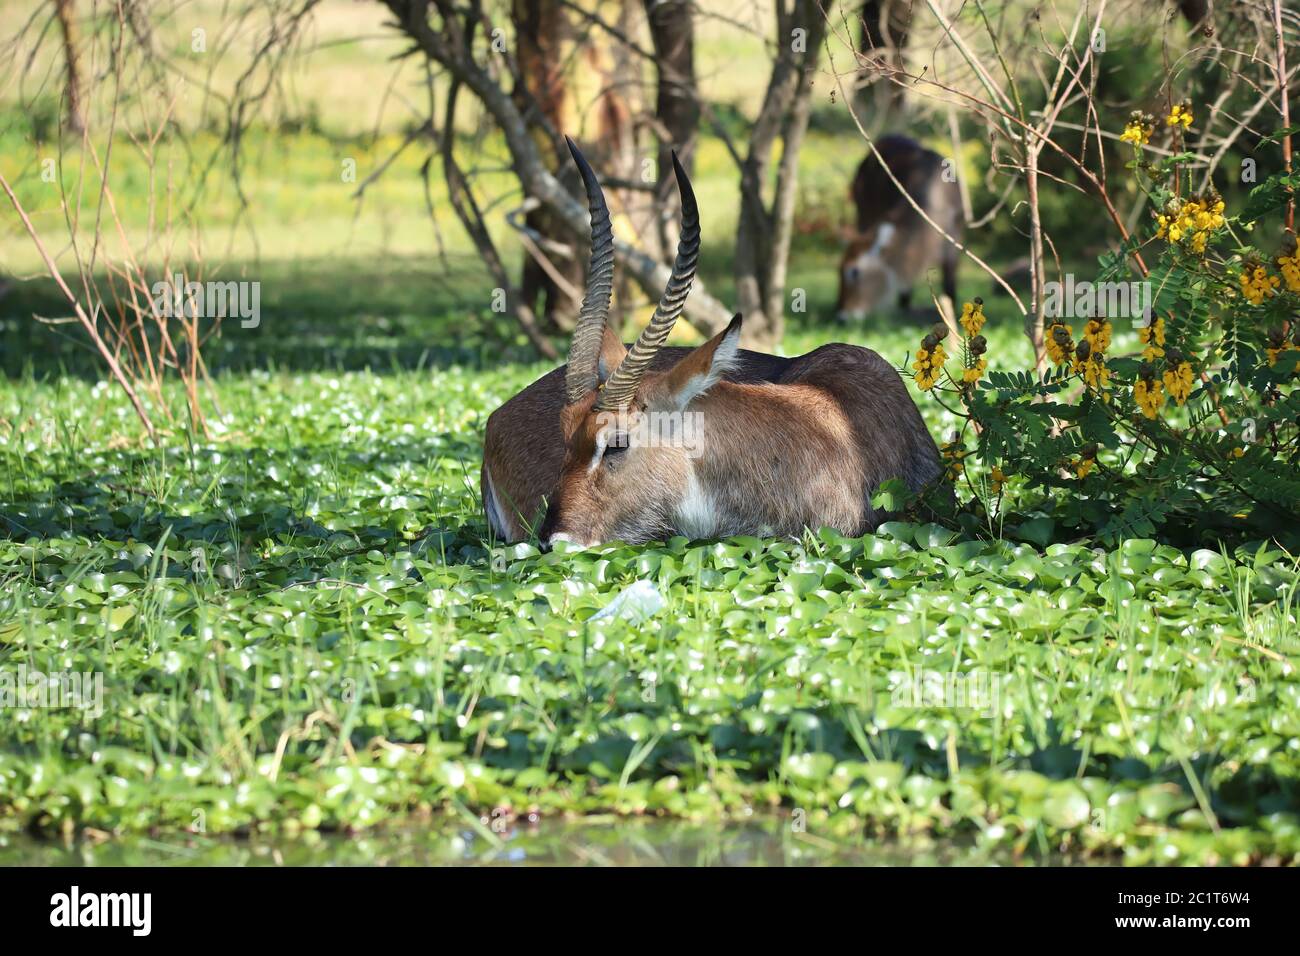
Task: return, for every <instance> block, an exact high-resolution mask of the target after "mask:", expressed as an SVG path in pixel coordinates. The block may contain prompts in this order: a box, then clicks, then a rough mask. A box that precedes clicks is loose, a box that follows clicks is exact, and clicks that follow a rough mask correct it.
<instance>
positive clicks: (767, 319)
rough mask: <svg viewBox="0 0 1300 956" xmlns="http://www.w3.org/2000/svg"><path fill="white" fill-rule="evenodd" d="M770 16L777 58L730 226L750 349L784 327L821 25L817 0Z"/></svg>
mask: <svg viewBox="0 0 1300 956" xmlns="http://www.w3.org/2000/svg"><path fill="white" fill-rule="evenodd" d="M787 2H788V6H787ZM776 20H777V37H776V41H777V59H776V62H775V63H774V64H773V66H772V77H771V80H770V81H769V83H768V87H767V93H766V94H765V95H764V97H763V106H762V109H760V110H759V114H758V119H757V120H756V121H755V122H754V128H753V131H752V132H751V134H750V139H749V154H748V156H747V157H746V158H745V162H744V165H743V167H742V169H741V178H740V218H739V221H738V223H737V226H736V243H735V259H734V271H735V277H736V307H737V308H738V309H739V310H740V311H741V312H742V313H743V314H744V316H745V325H744V332H743V335H744V340H745V343H746V345H749V346H752V347H756V348H772V347H774V346H775V345H776V344H777V343H779V342H780V341H781V337H782V335H784V333H785V274H786V265H787V262H788V260H789V255H790V237H791V234H792V232H793V221H794V207H795V199H796V196H797V190H798V185H799V165H798V164H799V147H800V146H801V145H802V143H803V137H804V133H805V132H807V129H808V117H809V113H810V111H811V100H812V76H813V71H814V69H815V68H816V66H817V57H818V54H819V53H820V52H821V45H822V38H823V37H824V35H825V30H826V21H825V19H824V18H823V17H822V14H821V9H820V7H819V6H818V5H817V3H816V2H815V0H777V3H776ZM778 138H780V139H781V150H782V155H781V165H780V168H779V169H778V173H777V182H776V194H775V196H774V197H773V200H772V204H771V207H770V208H769V207H768V206H767V204H766V203H765V201H764V198H763V193H764V190H763V186H764V184H765V183H766V182H767V179H768V170H769V169H770V167H771V161H772V151H773V149H774V147H775V145H776V140H777V139H778Z"/></svg>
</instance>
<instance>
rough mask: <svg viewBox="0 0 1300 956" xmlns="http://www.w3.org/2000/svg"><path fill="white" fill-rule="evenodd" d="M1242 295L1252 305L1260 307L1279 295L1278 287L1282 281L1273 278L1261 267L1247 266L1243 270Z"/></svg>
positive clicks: (1241, 279)
mask: <svg viewBox="0 0 1300 956" xmlns="http://www.w3.org/2000/svg"><path fill="white" fill-rule="evenodd" d="M1239 278H1240V281H1241V294H1242V295H1243V296H1245V298H1246V301H1247V302H1249V303H1250V304H1251V305H1259V304H1260V303H1261V302H1263V301H1264V300H1265V299H1267V298H1268V297H1269V296H1271V295H1276V294H1277V287H1278V286H1279V285H1281V284H1282V280H1281V279H1280V278H1278V277H1277V276H1271V275H1269V274H1268V271H1267V270H1266V269H1265V268H1264V267H1263V266H1261V265H1252V264H1249V263H1248V264H1247V265H1246V266H1245V267H1244V268H1242V270H1241V275H1240V277H1239Z"/></svg>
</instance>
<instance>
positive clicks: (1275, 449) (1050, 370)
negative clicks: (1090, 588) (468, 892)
mask: <svg viewBox="0 0 1300 956" xmlns="http://www.w3.org/2000/svg"><path fill="white" fill-rule="evenodd" d="M1193 122H1194V116H1193V112H1192V109H1191V107H1190V106H1189V105H1188V104H1186V103H1180V104H1177V105H1175V106H1173V107H1171V108H1170V110H1169V112H1168V114H1167V115H1166V116H1165V124H1164V128H1163V130H1161V132H1159V133H1158V132H1157V122H1156V120H1155V119H1154V118H1153V117H1151V116H1149V115H1147V114H1143V113H1140V112H1139V113H1135V114H1133V115H1132V116H1131V117H1130V118H1129V121H1128V123H1127V124H1126V125H1125V126H1124V129H1123V132H1122V134H1121V135H1120V139H1122V140H1123V141H1124V142H1125V143H1128V144H1131V146H1132V148H1133V152H1134V154H1135V160H1134V162H1133V163H1131V164H1130V165H1129V167H1128V168H1129V169H1130V170H1132V171H1133V175H1134V176H1135V177H1136V182H1137V186H1138V188H1139V189H1140V190H1141V191H1142V192H1143V193H1144V194H1145V196H1146V201H1147V208H1149V209H1150V210H1151V220H1150V222H1151V226H1150V229H1149V231H1145V234H1144V235H1140V236H1133V237H1130V238H1129V239H1126V240H1125V243H1124V244H1123V245H1122V246H1120V247H1118V248H1117V249H1115V250H1114V251H1113V252H1111V253H1107V254H1106V255H1104V256H1102V257H1101V260H1100V268H1099V270H1098V274H1097V275H1096V277H1095V280H1096V282H1098V283H1116V284H1121V283H1124V284H1127V283H1134V282H1146V283H1147V286H1146V290H1145V291H1147V292H1149V293H1150V294H1149V295H1145V294H1144V296H1143V301H1144V303H1147V304H1149V307H1148V308H1146V309H1145V314H1143V315H1141V316H1136V317H1134V316H1125V318H1126V319H1130V318H1132V319H1134V321H1132V322H1131V324H1129V323H1128V322H1120V321H1117V316H1115V315H1110V314H1106V312H1105V309H1106V308H1109V307H1110V306H1109V305H1106V306H1102V307H1101V308H1100V309H1096V310H1094V314H1092V315H1090V316H1089V315H1085V316H1084V317H1082V318H1080V319H1076V320H1075V323H1074V324H1073V325H1072V324H1071V322H1070V320H1069V319H1067V318H1065V317H1062V316H1048V317H1045V319H1044V325H1043V327H1042V342H1041V346H1042V358H1043V364H1042V366H1041V367H1038V366H1036V367H1034V368H1031V369H1028V370H1015V369H1009V370H1007V369H999V368H997V367H996V364H994V365H990V362H989V354H988V353H989V342H988V340H987V339H986V338H985V335H984V329H985V315H984V303H982V302H981V301H980V300H978V299H974V300H972V301H970V302H966V303H965V304H964V305H963V306H962V309H961V314H960V316H959V318H958V321H957V323H956V326H957V331H956V334H957V337H958V338H960V340H961V347H960V359H961V363H960V364H961V368H960V371H957V370H956V364H957V363H955V362H954V363H953V366H954V369H953V371H952V372H951V374H949V375H947V376H945V374H944V371H945V368H944V362H945V361H946V359H947V355H946V354H945V352H944V346H943V342H944V341H945V340H947V333H946V331H945V328H944V327H943V326H936V327H935V329H934V330H933V331H931V332H930V334H929V335H927V336H926V337H925V339H924V340H923V341H922V343H921V348H920V349H919V350H918V352H917V356H916V362H915V363H914V364H913V366H912V368H913V370H914V372H915V375H914V377H915V379H916V382H917V385H918V386H919V387H920V388H921V389H923V390H925V391H927V392H930V393H931V394H932V395H935V396H937V400H938V401H940V402H943V407H944V409H945V410H947V411H948V412H949V413H951V414H954V415H956V416H958V417H959V418H964V419H965V420H966V425H965V426H964V427H963V428H962V430H961V432H960V433H959V434H958V436H957V437H956V438H954V440H953V441H951V442H948V443H947V444H945V445H944V447H943V449H942V451H943V459H944V463H945V471H946V473H947V475H948V478H949V479H950V480H951V481H952V482H955V483H956V484H957V485H958V487H959V488H964V489H966V490H967V491H968V492H969V496H968V497H967V498H966V500H965V503H964V504H960V505H959V506H958V508H957V510H956V511H955V512H953V513H952V514H951V517H952V519H953V520H954V521H955V522H956V523H958V524H960V525H962V526H965V527H967V528H968V530H970V531H972V532H975V533H983V532H985V531H987V529H988V528H990V527H993V525H992V522H991V521H989V517H990V515H991V514H992V512H993V511H994V510H996V511H997V513H998V514H999V515H1001V516H1002V517H1003V518H1004V519H1007V520H1008V521H1009V522H1010V526H1011V527H1015V526H1016V525H1015V520H1016V517H1017V516H1027V515H1034V516H1038V517H1041V518H1044V519H1047V518H1050V522H1051V524H1052V526H1053V527H1054V528H1055V529H1056V532H1055V533H1056V534H1062V533H1066V534H1074V535H1084V536H1096V537H1098V538H1100V539H1102V540H1103V541H1108V542H1114V541H1115V540H1117V539H1120V538H1123V537H1126V536H1133V535H1143V536H1145V535H1153V534H1166V535H1169V536H1170V537H1171V538H1178V539H1186V540H1191V541H1199V540H1201V539H1199V538H1198V537H1197V536H1198V535H1200V534H1204V535H1206V536H1207V538H1206V540H1207V541H1213V540H1218V539H1214V538H1210V537H1208V536H1209V535H1210V534H1211V532H1210V531H1209V530H1206V529H1213V533H1215V534H1219V533H1221V532H1222V530H1223V528H1224V527H1225V526H1230V527H1232V528H1233V529H1239V530H1240V532H1241V533H1242V534H1243V535H1245V534H1255V535H1257V536H1262V537H1268V536H1270V535H1273V534H1275V533H1276V529H1278V528H1280V527H1292V528H1300V471H1298V470H1297V468H1296V463H1297V462H1300V249H1298V248H1297V243H1296V240H1295V238H1294V236H1292V235H1291V234H1290V233H1289V232H1286V231H1284V229H1283V217H1282V215H1281V213H1282V211H1283V210H1284V208H1285V206H1286V204H1287V201H1288V199H1289V198H1290V197H1291V196H1293V195H1297V194H1300V162H1298V163H1297V169H1296V170H1295V171H1294V172H1291V173H1279V174H1274V175H1272V176H1270V177H1268V178H1267V179H1266V180H1265V181H1264V182H1262V183H1260V184H1259V185H1258V186H1256V187H1255V188H1254V189H1253V190H1252V193H1251V196H1250V199H1249V202H1247V203H1244V204H1243V205H1242V208H1240V209H1232V210H1230V209H1229V208H1228V207H1227V203H1226V202H1225V200H1224V198H1223V197H1222V196H1221V195H1220V194H1219V193H1217V192H1215V191H1213V190H1208V191H1203V192H1196V191H1194V189H1195V188H1197V187H1194V186H1193V183H1192V178H1193V177H1192V172H1193V171H1195V170H1196V169H1199V168H1203V167H1198V166H1196V165H1195V164H1189V163H1188V161H1187V154H1186V153H1185V152H1184V133H1185V132H1186V131H1187V130H1188V129H1190V127H1191V125H1192V124H1193ZM1157 137H1162V139H1161V142H1160V144H1159V145H1160V146H1161V147H1162V152H1161V153H1160V154H1159V155H1152V154H1153V153H1154V152H1155V151H1154V150H1152V149H1150V146H1151V144H1152V142H1153V141H1154V140H1156V138H1157ZM1251 243H1253V244H1254V245H1250V244H1251ZM1097 301H1098V302H1101V299H1100V298H1098V300H1097ZM1076 336H1077V341H1076ZM945 393H947V394H949V395H951V396H952V397H953V398H955V399H956V401H955V402H953V403H952V404H949V403H948V402H946V401H945V400H944V398H943V397H942V396H943V394H945ZM972 439H973V440H974V445H973V448H971V449H970V450H968V446H970V445H971V440H972ZM968 455H974V456H976V459H977V460H979V461H980V462H981V463H982V464H983V465H984V468H981V469H976V468H972V467H970V464H971V460H970V459H969V458H968ZM1007 462H1015V465H1016V469H1015V470H1016V474H1017V481H1016V483H1015V485H1014V486H1012V487H1008V485H1007V481H1006V475H1005V473H1004V472H1003V470H1002V469H1003V468H1004V467H1006V464H1005V463H1007ZM972 472H974V473H975V476H984V477H983V478H982V479H979V480H975V479H974V478H973V476H972ZM1026 520H1028V519H1026ZM1000 526H1001V525H999V527H1000Z"/></svg>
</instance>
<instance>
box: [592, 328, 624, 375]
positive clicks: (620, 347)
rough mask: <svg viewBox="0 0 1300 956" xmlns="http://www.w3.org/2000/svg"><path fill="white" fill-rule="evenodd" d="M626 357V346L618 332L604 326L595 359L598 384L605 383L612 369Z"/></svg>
mask: <svg viewBox="0 0 1300 956" xmlns="http://www.w3.org/2000/svg"><path fill="white" fill-rule="evenodd" d="M626 357H627V346H625V345H624V344H623V343H622V341H621V340H620V339H619V337H618V333H617V332H615V331H614V330H613V329H611V328H610V327H609V326H608V325H607V326H605V331H604V334H603V335H602V336H601V340H600V356H599V357H598V358H597V359H596V375H597V377H598V378H599V379H600V384H601V385H604V384H605V379H607V378H609V377H610V375H612V374H614V369H616V368H618V367H619V365H621V364H622V363H623V359H624V358H626Z"/></svg>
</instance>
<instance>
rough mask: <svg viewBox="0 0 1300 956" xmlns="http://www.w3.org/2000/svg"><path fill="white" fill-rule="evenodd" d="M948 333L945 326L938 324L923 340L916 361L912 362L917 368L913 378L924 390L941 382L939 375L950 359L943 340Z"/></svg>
mask: <svg viewBox="0 0 1300 956" xmlns="http://www.w3.org/2000/svg"><path fill="white" fill-rule="evenodd" d="M947 334H948V330H947V328H946V327H945V326H943V325H942V324H940V325H936V326H935V327H934V328H933V329H931V330H930V332H929V333H928V334H927V335H926V337H925V338H923V339H922V340H921V347H920V348H919V349H917V350H916V361H915V362H913V363H912V368H913V369H915V370H916V374H915V375H914V376H913V378H915V379H916V384H917V385H918V386H919V387H920V389H921V391H923V392H928V391H929V390H930V389H932V388H934V386H935V385H936V384H938V382H939V376H941V375H942V374H943V365H944V363H945V362H947V361H948V355H947V353H946V352H944V350H943V340H944V338H945V337H946V336H947Z"/></svg>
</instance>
